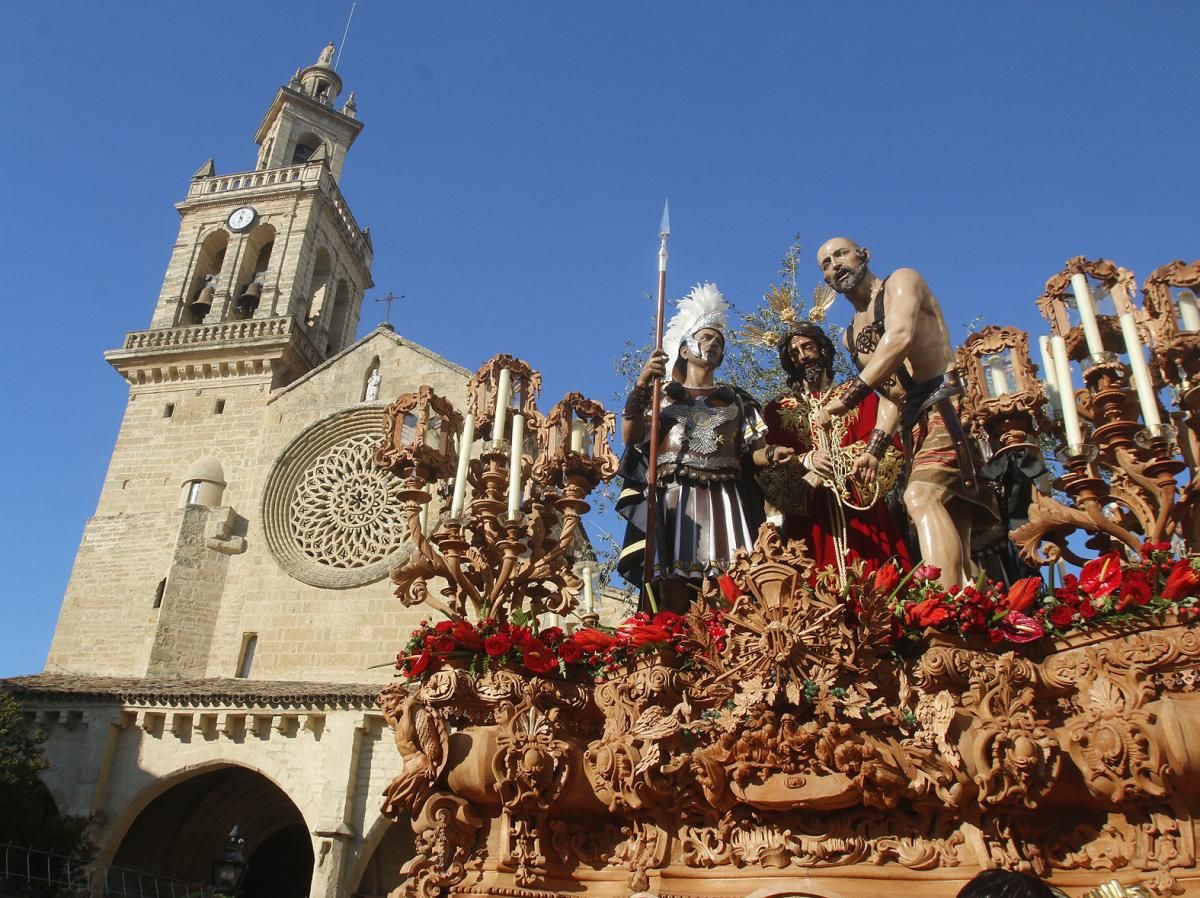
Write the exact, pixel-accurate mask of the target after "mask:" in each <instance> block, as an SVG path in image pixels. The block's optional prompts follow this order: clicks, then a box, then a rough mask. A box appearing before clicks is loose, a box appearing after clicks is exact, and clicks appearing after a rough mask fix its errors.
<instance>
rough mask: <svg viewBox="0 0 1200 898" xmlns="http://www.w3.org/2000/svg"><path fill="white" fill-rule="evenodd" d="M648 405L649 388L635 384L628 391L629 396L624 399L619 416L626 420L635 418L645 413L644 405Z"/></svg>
mask: <svg viewBox="0 0 1200 898" xmlns="http://www.w3.org/2000/svg"><path fill="white" fill-rule="evenodd" d="M649 405H650V388H649V387H643V386H639V385H637V384H635V385H634V387H633V389H632V390H630V391H629V398H628V399H626V400H625V410H624V411H622V412H621V417H622V418H624V419H625V420H626V421H634V420H637V419H638V418H640V417H642V415H644V414H645V413H646V407H647V406H649Z"/></svg>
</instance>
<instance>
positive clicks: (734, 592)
mask: <svg viewBox="0 0 1200 898" xmlns="http://www.w3.org/2000/svg"><path fill="white" fill-rule="evenodd" d="M717 583H718V584H719V585H720V587H721V595H723V596H725V598H726V599H727V600H728V601H729V602H730V603H731V604H732V603H733V602H735V601H736V600H737V597H738V596H740V595H741V594H742V591H741V590H740V589H738V585H737V584H736V583H734V582H733V578H732V577H731V576H729V575H728V574H722V575H721V576H720V577H718V578H717Z"/></svg>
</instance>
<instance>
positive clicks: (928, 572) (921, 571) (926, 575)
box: [913, 564, 942, 580]
mask: <svg viewBox="0 0 1200 898" xmlns="http://www.w3.org/2000/svg"><path fill="white" fill-rule="evenodd" d="M940 576H942V569H941V568H940V567H934V566H933V565H932V564H922V565H921V566H920V567H918V568H917V569H916V570H915V571H913V577H915V578H916V579H918V580H936V579H938V577H940Z"/></svg>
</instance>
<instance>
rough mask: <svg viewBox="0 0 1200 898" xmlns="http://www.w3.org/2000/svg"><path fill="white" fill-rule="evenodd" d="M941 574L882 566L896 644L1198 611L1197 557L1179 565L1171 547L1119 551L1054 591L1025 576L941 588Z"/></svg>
mask: <svg viewBox="0 0 1200 898" xmlns="http://www.w3.org/2000/svg"><path fill="white" fill-rule="evenodd" d="M889 569H891V571H892V573H885V572H886V571H888V570H889ZM939 574H940V571H938V570H937V569H936V568H931V567H929V566H927V565H924V566H920V567H917V568H915V569H914V570H911V571H909V572H908V573H905V574H903V575H901V573H900V571H899V570H897V569H896V568H895V567H894V566H892V565H885V566H884V567H882V568H880V569H879V570H878V571H876V572H874V576H873V578H872V579H871V581H870V583H871V586H872V587H873V588H874V591H875V593H876V594H877V595H879V594H882V593H883V591H884V590H885V589H888V588H889V587H890V592H889V602H890V603H891V607H892V610H893V612H894V613H895V615H896V618H897V619H898V621H899V622H900V627H901V633H900V636H901V639H902V640H906V641H908V642H909V643H910V644H911V643H913V642H915V641H917V640H919V638H920V636H921V634H923V632H924V631H925V630H926V629H934V630H942V631H947V632H954V633H958V634H959V635H961V636H964V637H972V636H982V637H984V638H986V639H988V640H989V641H990V642H993V643H1011V644H1016V645H1021V644H1025V643H1031V642H1036V641H1037V640H1040V639H1048V638H1053V637H1056V636H1063V635H1065V634H1067V633H1069V632H1072V631H1078V630H1082V629H1085V628H1088V627H1094V626H1097V625H1099V624H1101V623H1127V622H1129V621H1131V620H1133V619H1135V618H1136V617H1139V616H1146V615H1150V614H1162V613H1166V612H1173V613H1176V614H1183V615H1190V614H1196V613H1200V556H1189V557H1187V558H1181V559H1178V560H1176V559H1174V558H1172V556H1171V547H1170V545H1169V544H1168V543H1146V544H1145V545H1144V546H1142V550H1141V553H1140V556H1139V557H1138V558H1137V559H1136V560H1133V559H1129V558H1126V557H1125V556H1124V555H1123V553H1121V552H1109V553H1107V554H1105V555H1101V556H1100V557H1099V558H1094V559H1092V560H1091V561H1089V562H1088V563H1087V564H1085V565H1084V566H1083V568H1082V569H1081V570H1080V572H1079V576H1075V575H1074V574H1067V575H1066V576H1065V577H1064V578H1063V582H1062V585H1061V586H1058V587H1057V588H1054V589H1047V588H1046V584H1045V583H1044V582H1043V581H1042V579H1041V578H1040V577H1026V578H1025V579H1023V580H1018V581H1017V582H1016V583H1013V584H1012V585H1011V586H1009V587H1005V586H1004V585H1003V584H1000V583H991V582H987V581H981V582H980V583H977V584H974V585H971V586H966V587H964V588H962V589H959V590H951V591H946V590H944V589H942V588H941V586H940V585H939V584H938V583H937V581H936V577H937V576H938V575H939Z"/></svg>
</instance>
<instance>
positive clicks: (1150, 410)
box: [1121, 312, 1162, 433]
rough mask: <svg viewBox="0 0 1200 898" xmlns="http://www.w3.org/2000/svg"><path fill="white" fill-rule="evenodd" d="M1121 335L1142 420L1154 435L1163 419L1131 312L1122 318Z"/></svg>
mask: <svg viewBox="0 0 1200 898" xmlns="http://www.w3.org/2000/svg"><path fill="white" fill-rule="evenodd" d="M1121 334H1122V335H1123V336H1124V337H1125V351H1126V352H1128V353H1129V369H1130V370H1131V371H1132V372H1133V385H1134V387H1135V388H1136V389H1137V395H1138V405H1140V406H1141V407H1142V420H1143V421H1144V422H1146V429H1147V430H1149V431H1150V432H1151V433H1153V432H1154V431H1155V430H1157V428H1158V427H1160V426H1161V425H1162V418H1160V417H1159V415H1158V399H1157V398H1156V397H1155V395H1154V384H1153V382H1152V381H1151V380H1150V366H1149V365H1147V364H1146V356H1145V355H1144V354H1143V352H1142V341H1141V340H1139V339H1138V332H1137V325H1136V324H1135V323H1134V321H1133V315H1132V314H1131V313H1129V312H1126V313H1124V314H1123V315H1122V316H1121Z"/></svg>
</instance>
